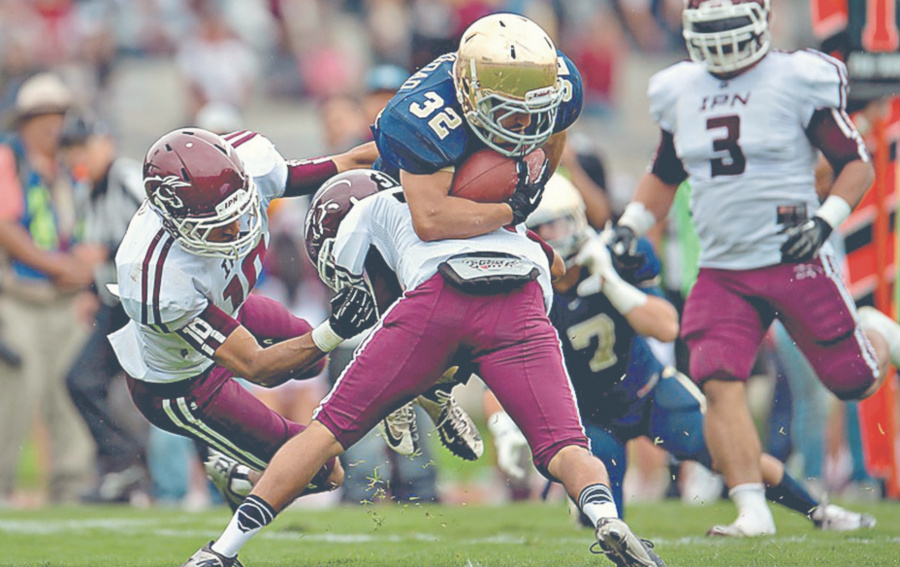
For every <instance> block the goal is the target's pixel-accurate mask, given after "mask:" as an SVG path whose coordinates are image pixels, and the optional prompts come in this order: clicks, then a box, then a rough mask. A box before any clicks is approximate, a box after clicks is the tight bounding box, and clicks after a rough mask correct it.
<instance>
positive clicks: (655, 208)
mask: <svg viewBox="0 0 900 567" xmlns="http://www.w3.org/2000/svg"><path fill="white" fill-rule="evenodd" d="M677 189H678V187H677V186H673V185H670V184H668V183H665V182H663V181H662V180H661V179H660V178H659V177H657V176H656V175H655V174H653V173H645V174H644V175H643V176H642V177H641V179H640V181H639V182H638V186H637V189H635V191H634V198H633V199H632V200H631V203H629V205H628V207H626V209H625V213H624V214H623V215H622V218H620V219H619V224H624V225H627V226H630V227H631V228H633V229H636V230H635V234H637V235H639V236H640V235H643V234H645V233H646V232H647V230H649V229H650V228H652V227H653V226H654V225H655V224H656V223H658V222H659V221H660V220H661V219H664V218H666V215H668V214H669V209H670V208H672V202H673V201H674V200H675V192H676V190H677ZM640 207H642V208H643V209H644V210H645V211H646V212H648V213H650V214H651V215H653V216H652V219H651V218H649V217H648V219H649V222H647V221H644V220H643V219H641V218H640V216H637V215H634V213H633V211H634V210H635V209H639V208H640ZM629 208H631V209H632V211H629ZM633 215H634V216H633ZM635 220H637V222H635ZM635 225H638V226H635Z"/></svg>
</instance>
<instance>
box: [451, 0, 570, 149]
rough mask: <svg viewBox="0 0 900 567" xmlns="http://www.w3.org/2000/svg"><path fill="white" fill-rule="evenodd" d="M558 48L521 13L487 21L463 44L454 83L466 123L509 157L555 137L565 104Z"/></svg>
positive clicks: (469, 32) (474, 27) (478, 24)
mask: <svg viewBox="0 0 900 567" xmlns="http://www.w3.org/2000/svg"><path fill="white" fill-rule="evenodd" d="M557 65H558V64H557V53H556V46H555V45H554V44H553V40H551V39H550V36H548V35H547V33H546V32H545V31H544V30H542V29H541V28H540V26H538V25H537V24H535V23H534V22H532V21H531V20H529V19H528V18H524V17H522V16H518V15H516V14H494V15H491V16H486V17H484V18H481V19H480V20H478V21H477V22H475V23H474V24H472V25H471V26H469V28H468V29H467V30H466V31H465V33H463V35H462V39H461V40H460V42H459V51H458V52H457V58H456V63H455V64H454V66H453V81H454V84H455V86H456V96H457V98H458V99H459V103H460V104H461V105H462V110H463V113H464V115H465V117H466V121H467V122H468V123H469V126H471V128H472V130H473V131H474V132H475V134H476V135H477V136H478V137H479V138H480V139H481V141H483V142H484V143H485V144H486V145H487V146H488V147H490V148H492V149H494V150H496V151H498V152H500V153H501V154H503V155H505V156H508V157H519V156H523V155H525V154H527V153H528V152H530V151H532V150H533V149H535V148H539V147H540V146H541V145H543V144H544V142H546V141H547V138H549V137H550V135H551V134H553V127H554V125H555V124H556V112H557V110H558V108H559V104H560V102H562V99H563V86H562V82H561V81H560V79H559V77H558V73H557Z"/></svg>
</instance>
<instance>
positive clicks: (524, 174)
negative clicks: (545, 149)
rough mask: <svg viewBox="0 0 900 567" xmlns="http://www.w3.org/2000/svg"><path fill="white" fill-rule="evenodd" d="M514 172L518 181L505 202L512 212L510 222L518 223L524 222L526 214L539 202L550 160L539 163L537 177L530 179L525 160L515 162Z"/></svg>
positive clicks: (536, 206)
mask: <svg viewBox="0 0 900 567" xmlns="http://www.w3.org/2000/svg"><path fill="white" fill-rule="evenodd" d="M516 173H517V174H518V176H519V182H518V183H517V184H516V192H515V193H513V194H512V196H511V197H510V198H509V199H507V201H506V202H507V203H508V204H509V206H510V208H511V209H512V212H513V220H512V224H514V225H515V224H520V223H523V222H525V219H527V218H528V215H530V214H531V213H533V212H534V210H535V209H536V208H538V205H540V204H541V196H542V195H543V194H544V186H545V185H546V184H547V180H548V179H550V162H549V161H548V160H546V159H545V160H544V163H543V164H542V165H541V171H540V172H539V173H538V175H537V179H534V180H532V179H531V173H530V172H529V171H528V163H527V162H526V161H525V160H522V159H520V160H518V161H517V162H516Z"/></svg>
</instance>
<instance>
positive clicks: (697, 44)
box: [682, 0, 770, 75]
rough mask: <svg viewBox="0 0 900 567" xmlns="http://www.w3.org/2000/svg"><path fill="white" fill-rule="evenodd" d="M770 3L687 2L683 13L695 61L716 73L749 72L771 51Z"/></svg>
mask: <svg viewBox="0 0 900 567" xmlns="http://www.w3.org/2000/svg"><path fill="white" fill-rule="evenodd" d="M769 8H770V0H687V2H686V5H685V8H684V12H683V13H682V22H683V27H684V31H683V35H684V42H685V45H686V46H687V50H688V53H689V54H690V56H691V59H692V60H693V61H695V62H697V63H703V64H705V65H706V69H707V70H708V71H709V72H710V73H713V74H717V75H718V74H730V73H734V72H736V71H741V70H743V69H746V68H748V67H750V66H751V65H753V64H754V63H756V62H757V61H759V60H760V59H762V58H763V57H764V56H765V55H766V53H768V52H769V44H770V42H769Z"/></svg>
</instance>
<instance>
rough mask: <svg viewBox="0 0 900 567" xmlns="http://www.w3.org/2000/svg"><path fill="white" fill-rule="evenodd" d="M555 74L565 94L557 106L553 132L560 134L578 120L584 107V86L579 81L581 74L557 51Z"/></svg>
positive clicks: (563, 54) (569, 60)
mask: <svg viewBox="0 0 900 567" xmlns="http://www.w3.org/2000/svg"><path fill="white" fill-rule="evenodd" d="M557 55H558V56H559V57H558V58H557V72H558V74H559V78H560V79H561V80H562V82H563V88H564V89H566V93H565V94H564V95H563V101H562V104H560V105H559V113H558V114H557V116H556V124H555V125H554V127H553V131H554V132H562V131H563V130H565V129H566V128H568V127H569V126H571V125H572V124H574V123H575V121H576V120H578V117H579V116H580V115H581V109H582V106H583V105H584V85H583V84H582V80H581V72H580V71H579V70H578V67H576V66H575V64H574V63H572V60H571V59H569V58H568V57H566V55H565V53H563V52H562V51H557Z"/></svg>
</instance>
